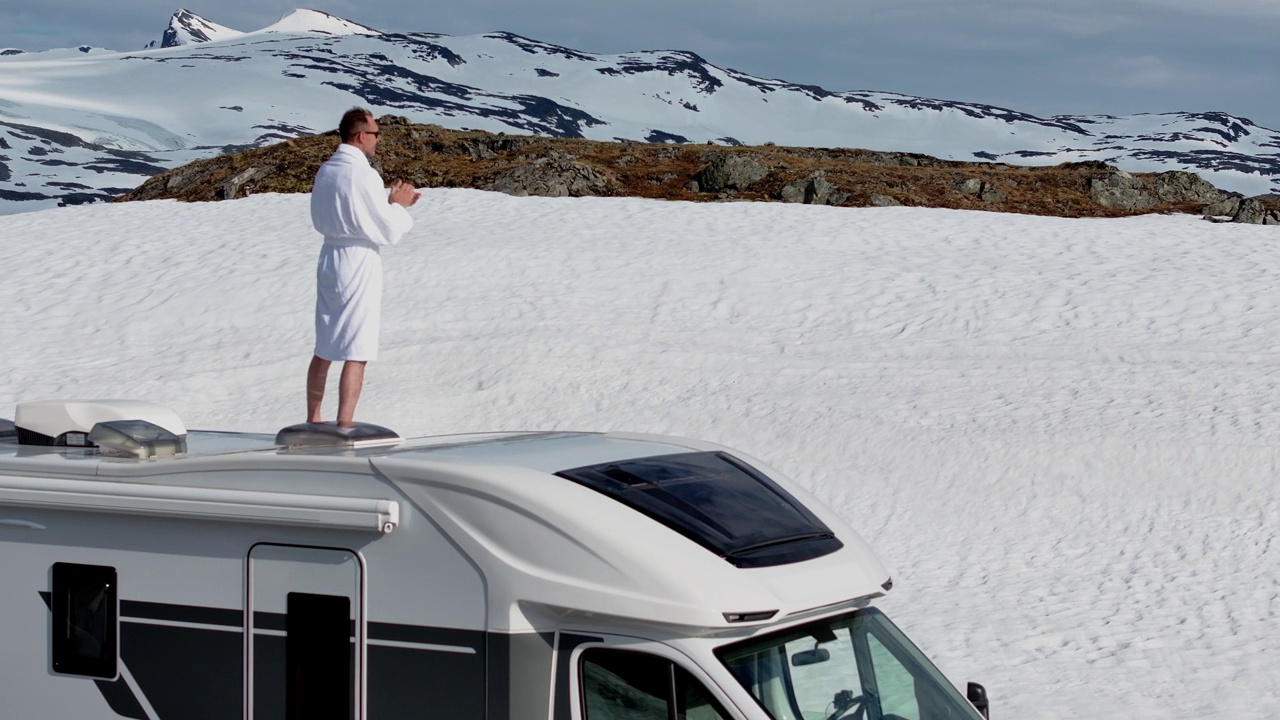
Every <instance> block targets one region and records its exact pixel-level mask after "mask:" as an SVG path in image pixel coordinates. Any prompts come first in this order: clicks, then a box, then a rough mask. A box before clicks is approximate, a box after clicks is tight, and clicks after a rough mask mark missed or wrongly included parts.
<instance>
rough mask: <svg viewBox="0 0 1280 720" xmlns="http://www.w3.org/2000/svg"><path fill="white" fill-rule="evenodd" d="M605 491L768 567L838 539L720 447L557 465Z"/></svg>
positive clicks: (714, 546)
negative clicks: (582, 464) (718, 449)
mask: <svg viewBox="0 0 1280 720" xmlns="http://www.w3.org/2000/svg"><path fill="white" fill-rule="evenodd" d="M556 474H557V475H559V476H560V477H563V478H566V479H568V480H572V481H574V482H576V483H579V484H581V485H585V486H586V487H589V488H591V489H592V490H595V491H597V492H600V493H603V494H605V495H608V496H609V497H611V498H613V499H615V500H617V501H618V502H621V503H623V504H624V505H627V506H628V507H631V508H633V509H635V510H637V511H639V512H641V513H644V514H645V515H648V516H649V517H651V518H653V519H655V520H657V521H658V522H660V523H662V524H664V525H666V526H667V527H669V528H671V529H672V530H675V531H676V532H678V533H680V534H681V535H684V536H685V537H687V538H689V539H690V540H693V541H694V542H696V543H698V544H699V545H702V546H703V547H705V548H707V549H708V550H710V551H712V552H714V553H716V554H717V555H720V556H721V557H723V558H724V559H726V560H728V561H729V562H731V563H733V564H734V565H736V566H738V567H744V568H747V567H769V566H773V565H783V564H786V563H792V562H800V561H802V560H809V559H812V558H815V557H821V556H822V555H826V554H828V553H832V552H835V551H836V550H839V549H840V548H841V547H843V544H842V543H841V542H840V541H839V540H838V539H836V537H835V534H834V533H832V532H831V529H830V528H828V527H827V526H826V525H825V524H823V523H822V521H821V520H819V519H818V518H817V517H815V516H814V515H813V514H812V513H811V512H809V510H808V509H807V508H805V506H804V505H802V504H801V503H800V501H798V500H796V499H795V498H794V497H792V496H791V494H790V493H788V492H787V491H786V490H783V489H782V488H781V487H780V486H778V484H777V483H775V482H773V481H772V480H770V479H769V478H768V477H766V476H765V475H764V474H763V473H761V472H760V471H758V470H756V469H755V468H753V467H751V466H750V465H748V464H746V463H744V462H742V461H741V460H739V459H737V458H735V457H732V456H730V455H728V454H727V453H719V452H697V453H679V454H676V455H662V456H658V457H648V458H638V459H635V460H623V461H619V462H612V463H605V464H602V465H591V466H588V467H581V468H574V469H572V470H564V471H562V472H559V473H556Z"/></svg>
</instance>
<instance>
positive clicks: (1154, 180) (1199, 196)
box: [1089, 170, 1230, 211]
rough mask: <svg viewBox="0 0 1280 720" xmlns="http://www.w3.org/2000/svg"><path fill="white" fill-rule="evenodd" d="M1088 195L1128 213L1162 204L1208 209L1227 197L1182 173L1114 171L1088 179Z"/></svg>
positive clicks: (1102, 203) (1186, 173) (1197, 177)
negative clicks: (1149, 173)
mask: <svg viewBox="0 0 1280 720" xmlns="http://www.w3.org/2000/svg"><path fill="white" fill-rule="evenodd" d="M1089 192H1090V194H1091V195H1092V196H1093V199H1094V200H1096V201H1097V202H1098V203H1099V204H1100V205H1103V206H1104V207H1109V208H1114V209H1116V210H1129V211H1141V210H1150V209H1151V208H1153V207H1155V206H1156V205H1159V204H1161V203H1164V204H1168V205H1198V206H1202V207H1209V206H1214V205H1216V204H1217V203H1219V202H1222V201H1224V200H1227V199H1228V198H1229V197H1230V194H1229V193H1225V192H1223V191H1221V190H1219V189H1218V188H1216V187H1214V186H1213V185H1211V184H1209V183H1208V182H1206V181H1205V180H1204V179H1203V178H1201V177H1200V176H1199V175H1196V174H1195V173H1189V172H1183V171H1181V170H1171V171H1169V172H1163V173H1159V174H1158V175H1154V176H1150V175H1148V176H1138V175H1132V174H1130V173H1127V172H1124V171H1123V170H1116V171H1114V172H1109V173H1107V174H1105V175H1097V176H1094V177H1093V178H1091V179H1090V180H1089Z"/></svg>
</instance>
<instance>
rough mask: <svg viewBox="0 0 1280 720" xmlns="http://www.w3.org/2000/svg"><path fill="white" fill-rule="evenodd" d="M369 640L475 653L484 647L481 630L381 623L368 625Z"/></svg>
mask: <svg viewBox="0 0 1280 720" xmlns="http://www.w3.org/2000/svg"><path fill="white" fill-rule="evenodd" d="M369 639H370V640H392V641H395V642H405V643H418V644H422V645H451V646H454V647H466V648H471V649H472V650H475V651H476V652H477V653H480V652H483V650H484V645H485V637H484V631H482V630H455V629H453V628H438V627H423V626H420V625H400V624H397V623H382V622H371V623H369Z"/></svg>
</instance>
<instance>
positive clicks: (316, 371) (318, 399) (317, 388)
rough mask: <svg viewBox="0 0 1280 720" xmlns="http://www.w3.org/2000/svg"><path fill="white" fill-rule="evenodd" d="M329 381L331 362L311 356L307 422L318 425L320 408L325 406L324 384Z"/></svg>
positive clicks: (308, 374) (308, 379)
mask: <svg viewBox="0 0 1280 720" xmlns="http://www.w3.org/2000/svg"><path fill="white" fill-rule="evenodd" d="M328 380H329V361H328V360H325V359H324V358H322V357H320V356H319V355H312V356H311V367H309V368H307V422H309V423H318V422H322V420H321V419H320V406H321V405H322V404H324V384H325V383H326V382H328Z"/></svg>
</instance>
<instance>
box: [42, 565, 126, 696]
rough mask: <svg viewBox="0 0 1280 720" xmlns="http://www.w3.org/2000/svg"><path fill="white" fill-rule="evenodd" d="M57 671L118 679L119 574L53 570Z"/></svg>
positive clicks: (75, 568)
mask: <svg viewBox="0 0 1280 720" xmlns="http://www.w3.org/2000/svg"><path fill="white" fill-rule="evenodd" d="M51 594H52V598H51V600H52V603H51V604H52V606H53V642H52V648H53V671H54V672H58V673H65V674H68V675H87V676H89V677H96V678H105V679H113V678H115V677H116V658H117V643H118V633H119V626H118V609H117V608H118V596H117V591H116V569H115V568H112V567H101V566H98V565H73V564H71V563H55V564H54V566H53V591H52V593H51Z"/></svg>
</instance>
